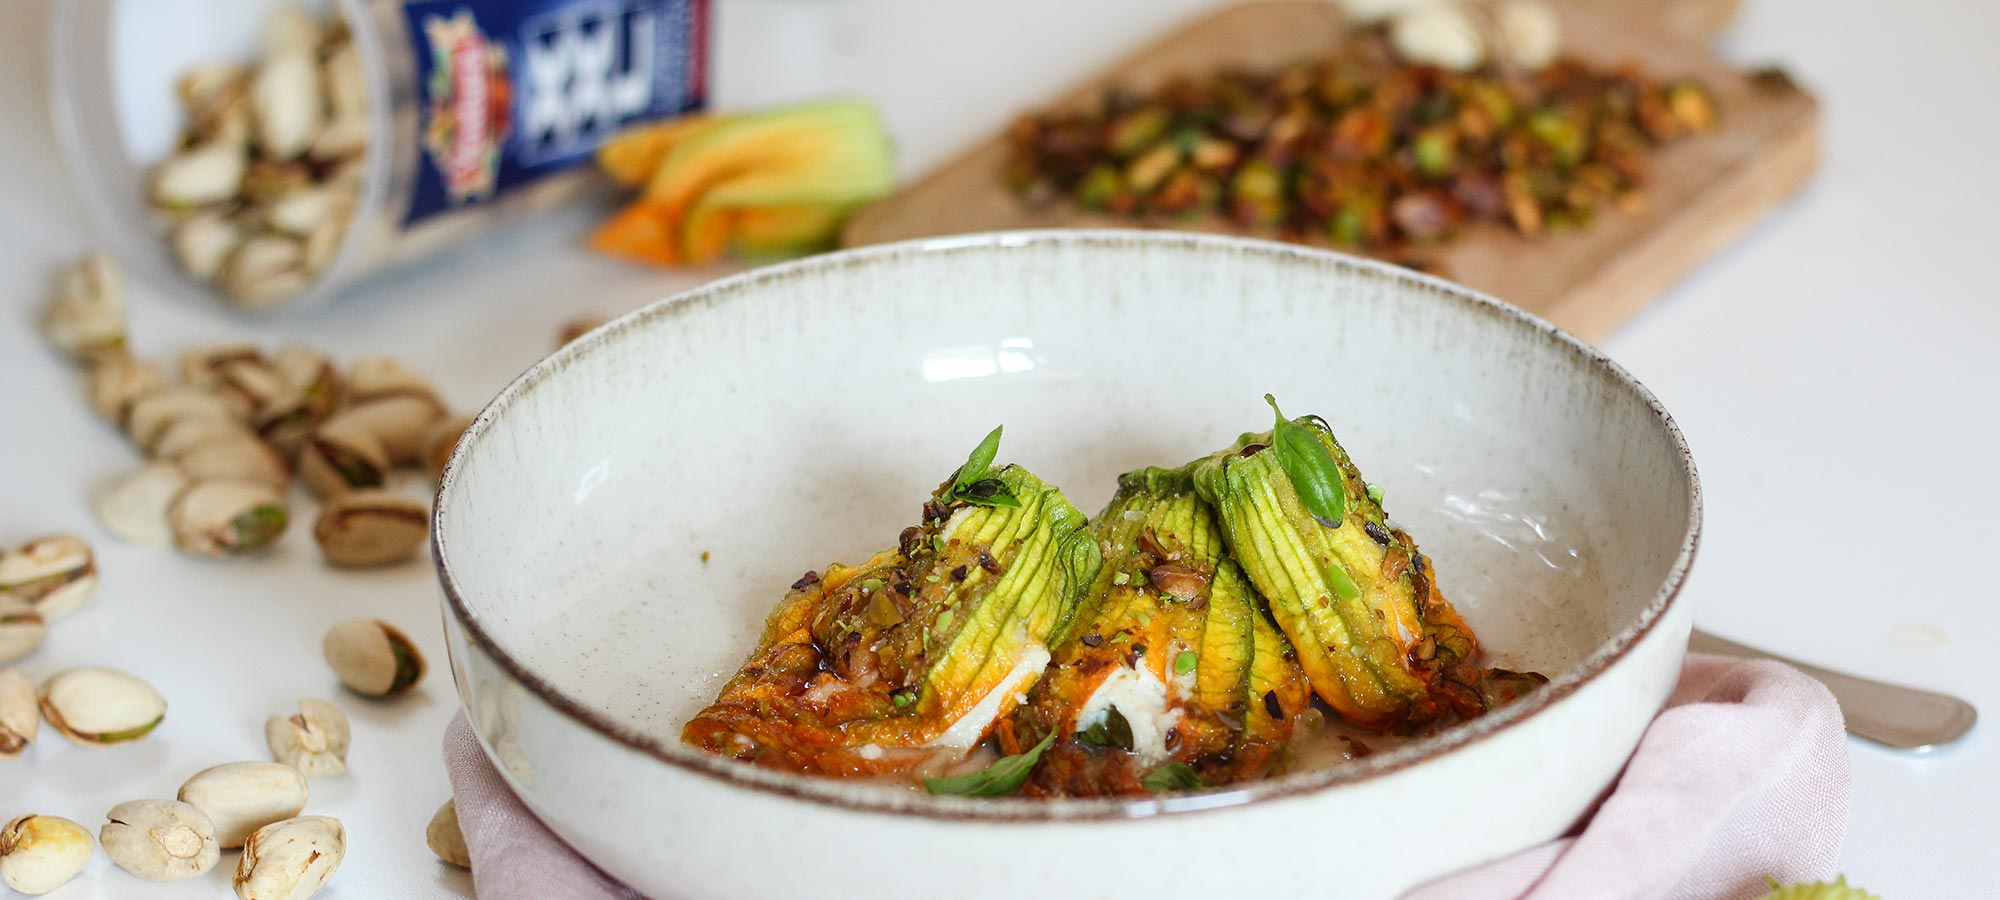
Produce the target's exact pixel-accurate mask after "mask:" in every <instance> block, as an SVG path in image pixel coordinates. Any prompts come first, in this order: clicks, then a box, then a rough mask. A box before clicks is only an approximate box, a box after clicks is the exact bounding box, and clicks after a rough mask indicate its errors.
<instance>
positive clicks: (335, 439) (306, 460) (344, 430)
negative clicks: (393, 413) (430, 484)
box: [299, 416, 390, 499]
mask: <svg viewBox="0 0 2000 900" xmlns="http://www.w3.org/2000/svg"><path fill="white" fill-rule="evenodd" d="M366 424H367V423H365V422H361V421H356V420H351V419H350V420H342V418H341V417H340V416H335V417H333V418H331V419H328V420H327V421H325V422H324V423H321V425H320V426H319V428H318V429H316V430H315V431H314V432H313V434H312V436H311V437H309V438H307V439H306V442H305V446H303V447H301V448H300V450H299V477H300V478H303V479H305V482H306V486H307V487H310V488H312V489H313V493H316V494H318V495H320V496H321V497H323V498H327V499H331V498H334V497H338V496H340V495H341V494H345V493H347V492H348V491H353V490H360V489H362V488H372V487H381V486H382V484H383V483H384V481H385V480H386V478H387V477H388V472H389V465H390V461H389V453H388V451H387V450H384V449H383V448H382V441H381V439H380V438H377V437H376V436H375V433H374V432H372V431H369V430H368V429H367V428H366V427H365V426H366Z"/></svg>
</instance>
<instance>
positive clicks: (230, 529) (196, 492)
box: [167, 481, 288, 556]
mask: <svg viewBox="0 0 2000 900" xmlns="http://www.w3.org/2000/svg"><path fill="white" fill-rule="evenodd" d="M167 522H168V524H170V525H171V526H172V527H173V530H174V542H175V543H176V544H179V545H180V547H181V549H183V550H186V551H188V552H190V553H200V554H203V555H206V556H244V555H248V554H251V553H256V552H258V551H260V550H263V549H265V548H266V547H269V546H271V544H272V543H273V542H275V541H277V539H278V536H279V535H281V534H284V532H285V525H286V524H287V522H288V518H287V516H286V512H285V500H284V497H283V496H282V495H280V494H279V493H278V492H277V491H276V490H274V489H272V488H271V486H270V485H268V484H262V483H259V482H254V481H203V482H197V483H196V484H195V485H194V486H192V487H190V488H188V489H187V490H186V491H183V492H182V493H181V495H180V497H179V498H178V499H176V500H175V501H174V505H173V506H172V507H170V508H169V509H168V511H167Z"/></svg>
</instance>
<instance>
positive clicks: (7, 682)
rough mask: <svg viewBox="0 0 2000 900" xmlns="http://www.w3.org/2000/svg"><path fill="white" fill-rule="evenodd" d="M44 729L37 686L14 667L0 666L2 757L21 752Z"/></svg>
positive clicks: (0, 755) (0, 737)
mask: <svg viewBox="0 0 2000 900" xmlns="http://www.w3.org/2000/svg"><path fill="white" fill-rule="evenodd" d="M41 728H42V715H41V709H40V707H39V705H38V703H37V700H36V698H35V686H34V685H33V684H30V683H29V682H28V677H27V676H26V675H22V674H21V673H20V672H18V671H16V670H14V669H0V757H8V756H19V755H21V751H23V750H26V749H28V745H29V744H32V743H34V742H35V735H36V734H38V733H40V731H41Z"/></svg>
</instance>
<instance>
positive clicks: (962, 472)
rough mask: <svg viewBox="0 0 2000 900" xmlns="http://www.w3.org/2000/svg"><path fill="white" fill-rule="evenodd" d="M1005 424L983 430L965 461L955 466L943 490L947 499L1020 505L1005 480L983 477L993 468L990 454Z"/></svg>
mask: <svg viewBox="0 0 2000 900" xmlns="http://www.w3.org/2000/svg"><path fill="white" fill-rule="evenodd" d="M1006 427H1007V426H1005V425H998V426H995V427H994V429H993V430H992V431H989V432H987V433H986V438H985V440H982V441H980V442H979V446H977V447H974V448H972V454H971V455H969V456H967V457H966V458H965V465H962V466H959V467H958V474H957V475H955V476H953V477H952V479H951V488H950V489H949V490H947V491H945V496H944V499H945V500H946V501H947V502H948V501H951V500H964V501H965V502H967V503H970V504H972V505H974V506H1003V507H1007V508H1009V509H1012V508H1015V507H1018V506H1020V505H1021V500H1020V498H1018V497H1016V496H1014V494H1013V493H1012V492H1011V491H1008V490H1007V485H1006V483H1005V482H1003V481H1001V480H1000V479H998V478H988V477H986V473H987V472H988V471H989V470H991V469H992V468H993V458H994V457H995V456H998V455H999V453H1000V431H1001V429H1003V428H1006Z"/></svg>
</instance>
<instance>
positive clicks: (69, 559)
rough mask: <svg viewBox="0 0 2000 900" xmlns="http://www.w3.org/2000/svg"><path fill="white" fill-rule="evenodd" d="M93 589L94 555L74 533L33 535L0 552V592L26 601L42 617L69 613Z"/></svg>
mask: <svg viewBox="0 0 2000 900" xmlns="http://www.w3.org/2000/svg"><path fill="white" fill-rule="evenodd" d="M95 590H97V561H96V557H95V556H94V555H93V554H92V553H91V552H90V545H89V544H87V543H84V541H83V539H82V538H80V537H77V536H75V535H70V534H58V535H51V536H49V537H44V538H37V539H35V540H32V541H29V542H28V543H26V544H22V545H21V546H20V547H18V548H16V549H14V550H12V551H9V552H6V553H0V594H8V595H11V596H14V597H17V598H20V599H22V600H26V601H28V603H29V604H30V605H32V606H33V607H34V608H35V610H36V611H37V612H40V613H41V614H42V618H44V619H60V618H62V617H63V616H66V615H69V614H70V613H71V612H74V611H75V610H76V608H77V607H79V606H82V605H83V601H85V600H88V599H90V595H91V592H93V591H95Z"/></svg>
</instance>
